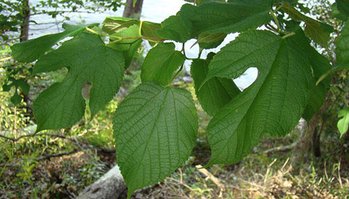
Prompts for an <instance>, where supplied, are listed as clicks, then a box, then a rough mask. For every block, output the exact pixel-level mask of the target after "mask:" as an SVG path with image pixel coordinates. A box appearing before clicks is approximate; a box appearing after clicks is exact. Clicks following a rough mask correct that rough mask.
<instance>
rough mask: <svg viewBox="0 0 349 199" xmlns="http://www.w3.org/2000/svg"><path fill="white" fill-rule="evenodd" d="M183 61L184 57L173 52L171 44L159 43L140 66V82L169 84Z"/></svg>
mask: <svg viewBox="0 0 349 199" xmlns="http://www.w3.org/2000/svg"><path fill="white" fill-rule="evenodd" d="M184 61H185V57H184V55H183V54H182V53H181V52H179V51H176V50H175V45H174V44H173V43H159V44H158V45H157V46H156V47H154V48H152V49H151V50H150V51H149V53H148V54H147V56H146V58H145V60H144V63H143V65H142V73H141V79H142V82H154V83H158V84H160V85H163V86H166V85H168V84H170V83H171V82H172V80H173V78H174V77H175V75H176V71H178V69H179V67H180V66H181V65H183V63H184Z"/></svg>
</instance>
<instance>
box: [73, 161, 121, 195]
mask: <svg viewBox="0 0 349 199" xmlns="http://www.w3.org/2000/svg"><path fill="white" fill-rule="evenodd" d="M125 197H126V185H125V183H124V179H123V177H122V175H121V172H120V170H119V167H118V166H117V165H116V166H114V167H113V168H112V169H111V170H109V171H108V173H106V174H105V175H104V176H102V177H101V178H100V179H99V180H97V181H96V182H95V183H93V184H92V185H90V186H88V187H87V188H86V189H85V190H84V191H83V192H81V193H80V194H79V196H78V197H77V199H119V198H125Z"/></svg>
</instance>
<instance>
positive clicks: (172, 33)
mask: <svg viewBox="0 0 349 199" xmlns="http://www.w3.org/2000/svg"><path fill="white" fill-rule="evenodd" d="M191 29H192V27H191V24H190V22H189V21H188V20H187V19H185V18H182V16H181V14H180V12H179V13H177V15H176V16H171V17H169V18H167V19H166V20H165V21H163V22H162V23H161V29H160V30H158V34H159V35H160V36H161V37H163V38H165V39H168V40H174V41H178V42H182V43H184V42H186V41H187V40H189V39H191V38H192V36H191V35H192V34H191Z"/></svg>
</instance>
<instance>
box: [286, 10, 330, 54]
mask: <svg viewBox="0 0 349 199" xmlns="http://www.w3.org/2000/svg"><path fill="white" fill-rule="evenodd" d="M282 8H283V10H284V11H285V12H286V13H287V14H289V15H290V17H292V18H293V19H294V20H296V21H303V22H304V23H305V29H304V32H305V34H306V35H307V36H308V37H309V38H311V39H312V40H314V41H315V42H316V43H318V44H320V45H321V46H323V47H326V46H328V41H329V40H330V35H331V33H332V32H333V28H332V27H331V26H330V25H328V24H325V23H323V22H320V21H316V20H315V19H312V18H310V17H308V16H306V15H304V14H302V13H301V12H299V11H298V10H296V9H295V8H294V7H293V6H292V5H290V4H289V3H284V4H283V7H282Z"/></svg>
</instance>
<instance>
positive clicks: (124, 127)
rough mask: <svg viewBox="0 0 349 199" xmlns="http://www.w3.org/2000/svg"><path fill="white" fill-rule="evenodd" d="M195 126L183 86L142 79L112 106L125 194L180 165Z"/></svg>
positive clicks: (189, 98)
mask: <svg viewBox="0 0 349 199" xmlns="http://www.w3.org/2000/svg"><path fill="white" fill-rule="evenodd" d="M197 129H198V118H197V115H196V109H195V105H194V103H193V100H192V96H191V94H190V93H189V92H188V91H186V90H183V89H177V88H169V87H167V88H163V87H160V86H157V85H155V84H151V83H145V84H142V85H140V86H139V87H137V88H136V89H135V90H134V91H133V92H132V93H131V94H130V95H128V96H127V97H126V99H125V100H124V101H123V102H122V103H121V104H120V105H119V107H118V109H117V110H116V113H115V118H114V133H115V141H116V150H117V155H118V157H117V158H118V164H119V165H120V169H121V172H122V175H123V177H124V179H125V181H126V184H127V187H128V193H129V196H130V194H131V193H132V192H133V191H135V190H136V189H138V188H142V187H145V186H148V185H152V184H155V183H157V182H159V181H161V180H163V179H164V178H165V177H166V176H168V175H170V174H171V173H172V172H174V171H175V170H176V169H177V168H178V167H179V166H181V165H182V164H183V163H184V162H185V161H186V160H187V159H188V157H189V155H190V154H191V151H192V149H193V147H194V145H195V138H196V132H197Z"/></svg>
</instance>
